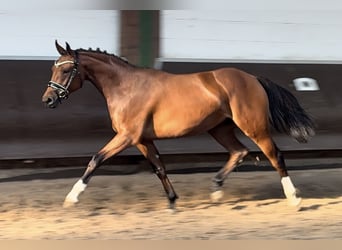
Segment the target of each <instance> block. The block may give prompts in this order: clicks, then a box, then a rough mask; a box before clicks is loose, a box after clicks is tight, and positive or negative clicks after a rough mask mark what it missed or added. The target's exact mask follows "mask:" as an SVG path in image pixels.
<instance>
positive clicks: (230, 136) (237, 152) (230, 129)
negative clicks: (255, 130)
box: [208, 120, 248, 202]
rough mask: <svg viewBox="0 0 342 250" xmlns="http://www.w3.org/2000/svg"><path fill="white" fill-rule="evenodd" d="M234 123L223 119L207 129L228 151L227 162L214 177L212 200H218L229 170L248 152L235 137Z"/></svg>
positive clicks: (221, 194)
mask: <svg viewBox="0 0 342 250" xmlns="http://www.w3.org/2000/svg"><path fill="white" fill-rule="evenodd" d="M234 128H235V124H234V123H233V121H231V120H225V121H224V122H222V123H221V124H219V125H218V126H216V127H214V128H213V129H211V130H209V131H208V132H209V134H210V135H211V136H212V137H213V138H214V139H215V140H216V141H217V142H218V143H220V144H221V145H222V146H223V147H224V148H225V149H227V150H228V151H229V153H230V158H229V160H228V162H227V163H226V164H225V165H224V166H223V168H222V169H221V170H220V171H219V172H218V173H217V174H216V176H215V177H214V179H213V181H214V185H215V186H214V192H213V193H212V194H211V200H212V201H213V202H216V201H218V200H219V199H221V197H222V196H223V192H222V190H221V189H222V185H223V182H224V180H225V179H226V178H227V176H228V175H229V173H230V172H232V171H233V170H234V168H235V167H236V166H237V165H238V163H239V162H241V161H242V159H243V158H244V157H245V156H246V155H247V154H248V150H247V148H246V147H245V146H244V145H243V144H242V143H241V142H240V141H239V140H238V139H237V138H236V136H235V133H234Z"/></svg>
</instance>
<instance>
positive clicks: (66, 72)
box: [63, 69, 71, 74]
mask: <svg viewBox="0 0 342 250" xmlns="http://www.w3.org/2000/svg"><path fill="white" fill-rule="evenodd" d="M70 71H71V70H70V69H64V70H63V74H69V73H70Z"/></svg>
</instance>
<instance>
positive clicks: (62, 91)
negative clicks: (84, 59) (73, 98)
mask: <svg viewBox="0 0 342 250" xmlns="http://www.w3.org/2000/svg"><path fill="white" fill-rule="evenodd" d="M67 63H72V64H73V65H74V67H73V69H72V71H71V73H70V75H69V79H68V82H67V84H66V85H65V86H64V85H62V84H60V83H58V82H54V81H49V83H48V87H51V88H53V89H55V90H56V93H57V95H58V98H59V99H63V100H65V99H67V98H68V96H69V90H68V88H69V87H70V85H71V83H72V81H73V80H74V78H75V76H76V75H77V73H78V71H77V66H78V63H77V61H63V62H57V61H55V67H56V68H58V67H59V66H61V65H63V64H67Z"/></svg>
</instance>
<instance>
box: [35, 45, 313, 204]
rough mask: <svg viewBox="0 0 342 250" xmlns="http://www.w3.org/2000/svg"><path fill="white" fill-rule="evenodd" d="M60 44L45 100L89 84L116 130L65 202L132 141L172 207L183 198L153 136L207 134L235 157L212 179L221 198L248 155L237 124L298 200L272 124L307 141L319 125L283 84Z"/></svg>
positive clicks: (291, 197) (222, 70) (289, 195)
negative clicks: (177, 69) (170, 67)
mask: <svg viewBox="0 0 342 250" xmlns="http://www.w3.org/2000/svg"><path fill="white" fill-rule="evenodd" d="M55 46H56V49H57V51H58V52H59V54H60V57H59V58H58V59H57V60H56V61H55V63H54V65H53V66H52V76H51V80H50V81H49V83H48V87H47V89H46V91H45V93H44V94H43V97H42V102H43V103H45V104H46V106H47V107H49V108H56V107H57V105H58V103H59V102H61V100H63V99H66V98H67V97H68V96H69V94H70V93H72V92H74V91H76V90H78V89H80V88H81V87H82V85H83V83H84V82H85V81H89V82H91V83H92V84H94V85H95V87H96V88H97V89H98V91H100V93H101V94H102V95H103V97H104V98H105V100H106V103H107V107H108V112H109V115H110V118H111V122H112V128H113V130H114V131H113V132H114V133H113V134H114V137H113V138H112V139H111V140H110V141H109V142H108V143H107V144H106V145H105V146H104V147H103V148H102V149H101V150H100V151H99V152H97V153H96V154H94V155H93V157H92V158H91V160H90V162H89V164H88V166H87V168H86V170H85V172H84V174H83V176H82V177H81V178H80V179H79V180H78V181H77V182H76V183H75V184H74V186H73V187H72V189H71V191H70V192H69V193H68V194H67V196H66V198H65V201H64V206H70V205H73V204H75V203H77V202H78V197H79V195H80V194H81V193H82V192H83V191H84V190H85V188H86V186H87V184H88V183H89V181H90V179H91V177H92V175H93V174H94V171H95V170H96V169H97V168H98V167H99V166H100V165H101V164H102V163H103V162H104V161H105V160H106V159H108V158H110V157H112V156H114V155H116V154H118V153H119V152H121V151H122V150H125V149H126V148H128V147H131V146H135V147H137V148H138V150H139V151H140V152H141V153H142V154H143V155H144V156H145V157H146V158H147V159H148V160H149V162H150V163H151V165H152V168H153V170H154V173H155V174H156V175H157V176H158V177H159V179H160V181H161V183H162V185H163V187H164V190H165V192H166V195H167V198H168V201H169V207H170V208H174V207H175V201H176V199H177V198H178V196H177V194H176V192H175V190H174V188H173V186H172V183H171V181H170V180H169V178H168V176H167V174H166V171H165V167H164V164H163V162H162V161H161V159H160V155H159V152H158V150H157V148H156V146H155V145H154V142H153V141H154V140H156V139H164V138H177V137H181V136H186V135H196V134H200V133H205V132H208V133H209V134H210V135H211V136H212V137H213V138H214V139H215V140H216V141H217V142H218V143H219V144H221V145H222V146H223V147H224V148H225V149H227V151H228V152H229V154H230V157H229V160H228V162H227V163H226V164H225V165H224V166H223V167H222V169H221V170H220V171H219V172H218V173H217V174H216V175H215V177H214V178H213V183H214V190H213V192H212V194H211V198H212V200H218V199H220V198H222V195H223V192H222V185H223V182H224V180H225V179H226V178H227V176H228V174H229V173H230V172H231V171H232V170H233V169H234V168H235V167H236V166H237V165H238V163H239V162H240V161H242V159H243V158H244V157H245V156H246V155H247V154H248V149H247V148H246V147H245V146H244V145H243V144H242V143H241V142H240V141H239V140H238V139H237V137H236V136H235V134H234V128H236V127H238V128H239V129H240V130H241V131H242V132H243V133H244V134H245V135H246V136H248V137H249V138H251V139H252V141H253V142H254V143H255V144H256V145H257V146H258V147H259V148H260V149H261V151H262V152H263V153H264V154H265V156H266V157H267V158H268V160H269V161H270V163H271V165H272V166H273V167H274V168H275V169H276V170H277V171H278V173H279V175H280V179H281V184H282V187H283V191H284V194H285V197H286V198H287V200H288V202H289V204H290V205H292V206H297V207H298V205H299V204H300V202H301V198H300V197H298V196H297V194H296V188H295V186H294V185H293V183H292V181H291V179H290V177H289V175H288V172H287V169H286V166H285V162H284V158H283V156H282V154H281V152H280V150H279V149H278V147H277V146H276V144H275V143H274V141H273V139H272V136H271V128H272V127H274V128H275V129H276V130H278V131H280V132H283V133H285V134H287V135H289V136H291V137H293V138H295V139H296V140H297V141H298V142H301V143H303V142H306V141H307V140H308V139H309V138H310V137H311V136H313V135H314V123H313V121H312V119H311V118H310V116H309V115H308V114H307V113H306V112H305V110H304V109H303V108H302V107H301V106H300V104H299V103H298V101H297V99H296V98H295V96H294V95H293V94H291V93H290V92H289V91H288V90H286V89H285V88H283V87H281V86H279V85H277V84H275V83H273V82H272V81H270V80H268V79H266V78H261V77H256V76H254V75H251V74H248V73H246V72H244V71H241V70H239V69H236V68H220V69H217V70H212V71H206V72H198V73H191V74H171V73H167V72H164V71H161V70H156V69H151V68H141V67H138V66H134V65H132V64H130V63H128V62H127V61H125V60H123V59H121V58H120V57H118V56H116V55H112V54H108V53H107V52H102V51H99V50H96V51H94V50H91V49H89V50H85V49H76V50H73V49H71V47H70V45H69V44H68V43H66V47H65V48H63V47H62V46H61V45H59V44H58V42H57V40H56V41H55Z"/></svg>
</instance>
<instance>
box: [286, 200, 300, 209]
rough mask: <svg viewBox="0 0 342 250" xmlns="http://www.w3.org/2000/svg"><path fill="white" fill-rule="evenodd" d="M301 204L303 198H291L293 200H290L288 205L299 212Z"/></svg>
mask: <svg viewBox="0 0 342 250" xmlns="http://www.w3.org/2000/svg"><path fill="white" fill-rule="evenodd" d="M301 203H302V198H300V197H293V198H291V199H288V204H289V205H290V206H291V207H294V208H296V209H297V210H299V209H300V205H301Z"/></svg>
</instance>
